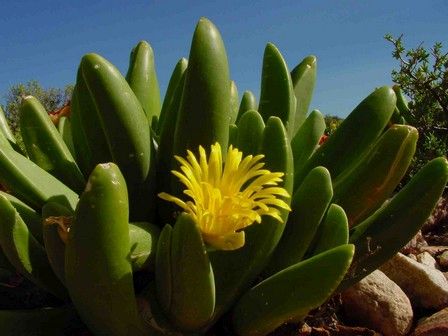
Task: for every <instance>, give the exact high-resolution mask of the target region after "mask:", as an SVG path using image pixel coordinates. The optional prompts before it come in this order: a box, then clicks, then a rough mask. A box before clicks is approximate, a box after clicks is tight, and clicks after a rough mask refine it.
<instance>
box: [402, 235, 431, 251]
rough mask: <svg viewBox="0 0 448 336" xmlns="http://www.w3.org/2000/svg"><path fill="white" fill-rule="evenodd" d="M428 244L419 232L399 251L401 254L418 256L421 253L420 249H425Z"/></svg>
mask: <svg viewBox="0 0 448 336" xmlns="http://www.w3.org/2000/svg"><path fill="white" fill-rule="evenodd" d="M427 246H428V243H427V242H426V240H425V238H424V237H423V235H422V232H421V231H418V232H417V234H416V235H415V236H414V237H413V238H412V239H411V240H410V241H409V242H408V243H407V244H406V245H405V246H403V247H402V249H401V253H404V254H410V253H413V254H418V253H420V252H421V251H422V248H424V247H427Z"/></svg>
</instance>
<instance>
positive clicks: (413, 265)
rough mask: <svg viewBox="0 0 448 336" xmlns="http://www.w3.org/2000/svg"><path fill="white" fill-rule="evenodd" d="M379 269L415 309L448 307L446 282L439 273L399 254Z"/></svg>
mask: <svg viewBox="0 0 448 336" xmlns="http://www.w3.org/2000/svg"><path fill="white" fill-rule="evenodd" d="M380 269H381V271H383V272H384V273H385V274H386V275H387V276H388V277H389V278H390V279H392V280H393V281H394V282H395V283H396V284H398V285H399V286H400V287H401V289H403V291H404V292H405V293H406V294H407V296H408V297H409V299H410V300H411V302H412V303H413V305H415V306H416V307H421V308H425V309H441V308H445V307H446V306H447V305H448V281H447V279H446V278H445V276H444V275H443V273H442V272H441V271H439V270H437V269H435V268H432V267H429V266H426V265H423V264H420V263H419V262H417V261H415V260H412V259H411V258H408V257H406V256H405V255H403V254H401V253H397V254H396V255H395V257H393V258H392V259H391V260H389V261H388V262H387V263H385V264H384V265H383V266H381V267H380Z"/></svg>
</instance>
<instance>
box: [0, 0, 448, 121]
mask: <svg viewBox="0 0 448 336" xmlns="http://www.w3.org/2000/svg"><path fill="white" fill-rule="evenodd" d="M0 12H1V13H2V15H1V16H0V27H1V34H0V102H2V103H3V102H4V95H5V94H6V92H7V90H8V87H10V86H11V85H12V84H14V83H18V82H25V81H28V80H31V79H36V80H38V81H40V82H41V84H42V85H44V86H45V87H63V86H65V85H66V84H69V83H73V82H74V80H75V75H76V69H77V66H78V64H79V60H80V58H81V57H82V55H83V54H85V53H88V52H96V53H99V54H101V55H102V56H104V57H106V58H107V59H109V60H110V61H111V62H112V63H114V64H115V65H116V66H117V67H118V68H119V69H120V70H121V71H122V73H126V71H127V66H128V59H129V52H130V50H131V49H132V47H133V46H134V45H135V44H136V43H137V42H138V41H139V40H142V39H144V40H147V41H148V42H149V43H150V44H151V45H152V47H153V49H154V52H155V58H156V66H157V73H158V78H159V83H160V87H161V92H162V95H163V94H164V92H165V89H166V85H167V83H168V80H169V76H170V74H171V71H172V69H173V67H174V65H175V64H176V62H177V61H178V59H179V58H181V57H188V52H189V46H190V41H191V36H192V33H193V31H194V28H195V25H196V22H197V20H198V19H199V18H200V17H201V16H205V17H208V18H209V19H211V20H212V21H213V22H214V23H215V24H216V25H217V26H218V28H219V29H220V31H221V34H222V36H223V39H224V42H225V44H226V48H227V53H228V57H229V63H230V72H231V77H232V79H234V80H235V81H236V83H237V86H238V89H239V92H240V97H241V95H242V92H243V91H244V90H252V91H253V92H254V93H255V94H256V95H257V97H258V94H259V90H260V88H259V86H260V75H261V61H262V57H263V50H264V47H265V45H266V43H267V42H273V43H274V44H275V45H276V46H277V47H278V48H279V49H280V51H281V52H282V54H283V56H284V58H285V60H286V62H287V63H288V65H289V67H290V69H292V68H293V67H294V66H295V65H296V64H297V63H298V62H300V60H301V59H302V58H303V57H305V56H307V55H309V54H313V55H316V56H317V57H318V77H317V86H316V89H315V92H314V99H313V101H312V103H311V107H312V108H317V109H319V110H321V111H322V112H323V113H324V114H336V115H339V116H346V115H347V114H348V113H349V112H350V111H351V110H352V109H353V108H354V107H355V106H356V105H357V103H358V102H359V101H360V100H361V99H363V98H364V97H365V96H366V95H368V94H369V93H370V92H371V91H372V90H373V89H374V88H375V87H377V86H381V85H389V84H391V79H390V71H391V69H393V68H395V67H397V62H396V61H394V60H393V59H392V57H391V51H392V46H391V45H390V44H389V43H387V42H386V41H385V40H384V39H383V36H384V34H386V33H392V34H393V35H396V36H398V35H400V34H402V33H403V34H404V35H405V42H406V45H407V46H409V47H411V46H412V47H415V46H417V45H418V44H419V43H421V42H424V43H425V45H426V46H428V47H429V46H430V45H431V44H432V43H434V42H435V41H442V42H444V43H445V46H446V47H448V41H447V37H448V20H447V17H448V1H445V0H425V1H421V0H420V1H414V0H407V1H401V0H400V1H398V0H396V1H392V0H389V1H383V0H376V1H366V0H365V1H363V0H358V1H354V0H340V1H329V0H328V1H323V0H322V1H320V0H315V1H311V0H310V1H299V0H276V1H273V0H272V1H251V2H249V1H242V0H239V1H234V0H221V1H193V0H190V1H187V0H185V1H170V0H155V1H140V0H132V1H123V0H121V1H117V0H97V1H70V2H69V1H56V0H54V1H49V0H40V1H29V0H26V1H2V2H1V4H0ZM446 49H447V48H445V50H446Z"/></svg>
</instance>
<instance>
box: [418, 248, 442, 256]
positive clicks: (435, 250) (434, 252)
mask: <svg viewBox="0 0 448 336" xmlns="http://www.w3.org/2000/svg"><path fill="white" fill-rule="evenodd" d="M424 251H426V252H428V253H429V254H430V255H432V256H433V257H434V256H436V255H439V254H441V253H443V252H445V251H448V246H423V247H422V248H421V252H424Z"/></svg>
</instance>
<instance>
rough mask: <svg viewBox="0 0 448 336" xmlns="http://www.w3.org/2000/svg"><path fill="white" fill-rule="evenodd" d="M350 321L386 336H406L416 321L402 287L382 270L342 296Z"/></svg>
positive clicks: (375, 272) (372, 274)
mask: <svg viewBox="0 0 448 336" xmlns="http://www.w3.org/2000/svg"><path fill="white" fill-rule="evenodd" d="M342 305H343V308H344V311H345V313H346V315H347V317H348V318H350V319H352V320H353V322H355V323H357V324H360V325H362V326H364V327H367V328H370V329H373V330H376V331H378V332H380V333H382V334H383V335H384V336H392V335H395V336H400V335H406V334H407V333H408V332H409V330H410V328H411V326H412V321H413V312H412V306H411V303H410V301H409V299H408V297H407V296H406V294H405V293H404V292H403V291H402V290H401V289H400V287H399V286H398V285H397V284H395V283H394V282H393V281H392V280H390V279H389V278H388V277H387V276H386V275H384V273H382V272H381V271H379V270H376V271H374V272H373V273H371V274H370V275H368V276H367V277H365V278H364V279H362V280H361V281H360V282H358V283H357V284H355V285H353V286H352V287H350V288H349V289H347V290H346V291H344V292H343V293H342Z"/></svg>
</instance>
